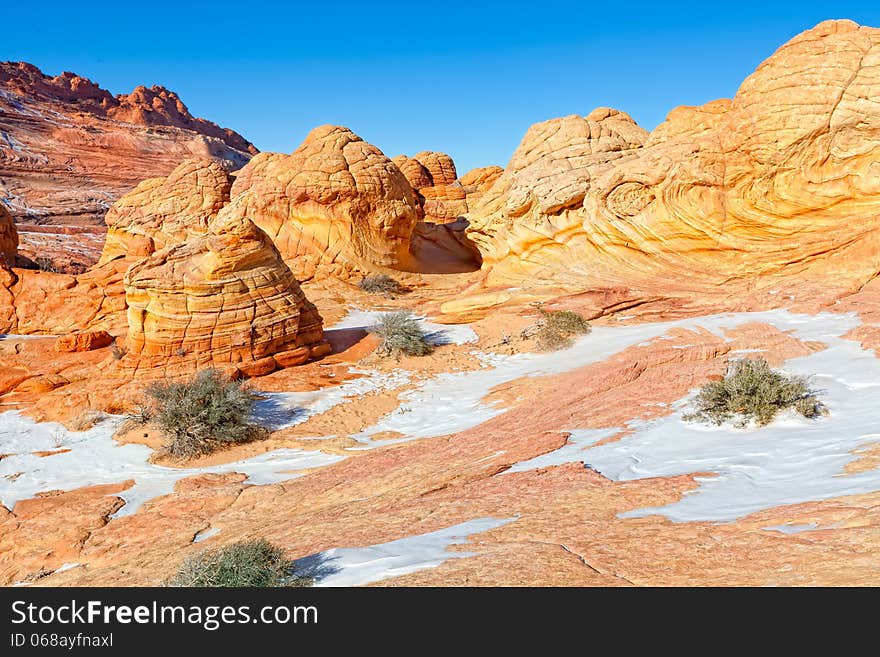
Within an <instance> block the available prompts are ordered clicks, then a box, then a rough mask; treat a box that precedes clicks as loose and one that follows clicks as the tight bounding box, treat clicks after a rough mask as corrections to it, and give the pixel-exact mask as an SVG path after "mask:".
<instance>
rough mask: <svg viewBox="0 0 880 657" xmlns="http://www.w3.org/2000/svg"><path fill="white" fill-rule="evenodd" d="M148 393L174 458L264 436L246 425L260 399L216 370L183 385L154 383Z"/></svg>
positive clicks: (256, 427) (182, 457) (203, 372)
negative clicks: (227, 379) (255, 403)
mask: <svg viewBox="0 0 880 657" xmlns="http://www.w3.org/2000/svg"><path fill="white" fill-rule="evenodd" d="M147 394H148V395H149V396H150V397H151V398H152V399H153V401H154V402H155V415H154V417H153V419H154V420H155V422H156V423H157V424H158V425H159V427H160V428H161V429H162V432H163V433H164V434H165V436H166V437H167V439H168V442H167V444H166V445H165V448H166V451H167V452H168V453H169V454H170V455H171V456H173V457H175V458H179V459H187V458H193V457H194V456H199V455H200V454H207V453H210V452H213V451H214V450H216V449H218V448H219V447H221V446H223V445H228V444H231V443H242V442H248V441H250V440H255V439H257V438H260V437H263V436H265V435H266V433H267V432H266V429H264V428H263V427H259V426H255V425H253V424H250V423H249V419H250V415H251V411H252V409H253V406H254V402H256V400H257V399H258V398H259V397H258V396H257V395H256V394H254V393H253V392H251V391H250V390H248V389H246V388H244V387H242V385H241V383H240V382H239V381H226V380H225V379H224V378H223V376H222V375H221V374H220V373H219V372H217V371H216V370H204V371H202V372H199V373H198V374H196V376H195V377H193V378H192V379H191V380H189V381H185V382H172V383H154V384H153V385H151V386H150V387H149V388H147Z"/></svg>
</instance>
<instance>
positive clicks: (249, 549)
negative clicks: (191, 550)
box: [167, 539, 312, 587]
mask: <svg viewBox="0 0 880 657" xmlns="http://www.w3.org/2000/svg"><path fill="white" fill-rule="evenodd" d="M167 585H168V586H210V587H225V586H247V587H258V586H259V587H270V586H311V585H312V580H311V579H309V578H307V577H300V576H298V575H296V573H295V566H294V563H293V562H292V561H289V560H288V559H285V558H284V550H282V549H281V548H279V547H277V546H275V545H272V544H271V543H269V542H268V541H266V540H264V539H259V540H253V541H239V542H237V543H232V544H230V545H226V546H224V547H220V548H214V549H210V550H204V551H202V552H199V553H198V554H194V555H191V556H189V557H187V558H186V559H185V560H184V562H183V564H182V565H181V566H180V569H179V570H178V571H177V574H176V575H175V576H174V577H173V578H171V580H169V581H168V582H167Z"/></svg>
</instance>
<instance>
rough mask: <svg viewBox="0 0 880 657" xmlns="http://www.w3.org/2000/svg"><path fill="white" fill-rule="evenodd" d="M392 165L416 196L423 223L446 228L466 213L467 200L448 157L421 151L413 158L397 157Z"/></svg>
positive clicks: (442, 154) (443, 154)
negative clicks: (417, 196)
mask: <svg viewBox="0 0 880 657" xmlns="http://www.w3.org/2000/svg"><path fill="white" fill-rule="evenodd" d="M393 162H394V163H395V164H396V165H397V166H398V168H399V169H400V171H401V172H402V173H403V175H404V176H406V179H407V180H408V181H409V183H410V185H412V187H413V189H415V190H416V191H417V192H418V193H419V196H420V199H421V201H422V206H423V207H424V210H425V221H428V222H431V223H438V224H445V223H449V222H452V221H455V220H456V219H457V218H458V217H460V216H461V215H463V214H465V213H466V212H467V210H468V204H467V200H466V198H467V196H466V193H465V190H464V189H463V188H462V186H461V184H460V183H458V181H457V180H456V176H457V175H458V174H457V173H456V171H455V163H454V162H453V161H452V158H451V157H449V155H447V154H446V153H437V152H433V151H422V152H421V153H417V154H416V155H415V156H413V157H407V156H406V155H398V156H397V157H395V158H393Z"/></svg>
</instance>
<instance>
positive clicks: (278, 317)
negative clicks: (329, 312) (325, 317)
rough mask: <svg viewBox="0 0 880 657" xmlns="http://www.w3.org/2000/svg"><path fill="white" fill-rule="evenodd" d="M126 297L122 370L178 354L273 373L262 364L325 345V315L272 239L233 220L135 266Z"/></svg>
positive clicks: (242, 221)
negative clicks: (286, 353)
mask: <svg viewBox="0 0 880 657" xmlns="http://www.w3.org/2000/svg"><path fill="white" fill-rule="evenodd" d="M125 296H126V301H127V305H128V325H129V333H128V347H129V348H128V354H127V355H126V357H125V359H124V360H125V361H126V362H125V363H123V365H128V364H129V363H132V364H133V365H134V366H136V367H138V368H139V369H140V368H151V367H165V366H166V365H167V364H168V361H169V359H170V358H171V359H173V358H174V357H177V358H179V359H181V360H187V361H190V362H194V364H195V365H197V366H206V365H223V364H241V366H240V367H239V369H242V370H243V371H244V368H247V367H253V366H254V364H255V363H256V364H257V365H256V366H257V367H258V368H260V367H264V368H265V369H266V370H267V371H271V370H272V369H275V367H276V364H275V362H274V361H272V362H271V363H270V362H269V360H265V361H263V362H262V363H260V361H261V360H262V359H265V358H267V357H270V356H271V355H272V354H274V353H277V352H284V351H290V350H293V349H295V348H297V347H303V346H305V347H312V346H313V345H317V344H319V343H321V341H322V336H323V330H322V326H321V317H320V315H318V313H317V310H316V309H315V307H314V306H313V305H312V304H311V303H309V302H308V301H307V300H306V298H305V296H304V295H303V293H302V291H301V290H300V289H299V285H298V284H297V282H296V279H295V278H294V277H293V274H292V273H291V271H290V269H288V267H287V266H286V265H285V264H284V262H283V261H282V259H281V256H280V255H279V253H278V251H277V250H276V249H275V247H274V246H273V244H272V242H271V240H270V239H269V237H268V236H267V235H266V234H265V233H264V232H263V231H262V230H260V229H259V228H257V227H256V226H255V225H254V224H253V223H251V222H250V221H249V220H247V219H243V218H239V217H235V216H231V215H227V216H226V217H223V218H218V219H216V220H215V221H213V222H212V223H211V225H210V230H209V231H208V232H207V233H206V234H205V235H202V236H198V237H194V238H192V239H190V240H189V241H187V242H184V243H182V244H178V245H176V246H170V247H167V248H165V249H162V250H160V251H157V252H156V253H154V254H153V255H151V256H149V257H147V258H144V259H143V260H140V261H138V262H136V263H135V264H134V265H133V266H132V267H131V268H130V269H129V270H128V272H127V273H126V274H125ZM246 373H247V372H246ZM259 373H266V372H262V371H261V372H259Z"/></svg>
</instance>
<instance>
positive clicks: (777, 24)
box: [0, 0, 880, 173]
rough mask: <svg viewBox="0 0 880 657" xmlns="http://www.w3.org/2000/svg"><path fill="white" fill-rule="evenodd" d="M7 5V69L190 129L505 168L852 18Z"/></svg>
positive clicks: (840, 10) (693, 12)
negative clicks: (539, 132)
mask: <svg viewBox="0 0 880 657" xmlns="http://www.w3.org/2000/svg"><path fill="white" fill-rule="evenodd" d="M724 4H725V5H726V6H725V7H723V8H721V7H718V6H717V5H718V3H712V2H700V3H696V2H677V3H674V2H671V3H656V2H650V3H648V2H636V1H627V2H616V3H609V2H577V3H576V2H557V1H556V0H534V1H533V2H530V3H527V4H525V3H524V4H518V3H515V2H500V3H496V2H492V1H483V2H476V1H472V2H468V3H458V2H449V3H443V2H442V0H433V1H429V2H413V1H412V0H409V1H407V2H395V1H386V2H381V3H364V2H361V3H347V2H343V1H340V0H335V1H333V2H310V3H295V2H287V3H281V2H259V1H256V0H252V1H250V2H243V1H241V0H237V1H236V2H227V1H225V0H215V1H213V2H210V3H207V2H184V1H183V0H178V1H177V2H164V1H161V0H160V1H155V2H149V3H147V2H137V3H135V2H118V1H117V2H103V3H101V2H75V3H74V2H69V1H68V2H66V3H60V2H59V3H56V2H47V1H40V2H8V3H6V5H5V6H4V8H3V11H2V16H0V22H2V23H3V25H4V29H3V39H2V40H0V60H25V61H28V62H31V63H33V64H36V65H37V66H39V67H40V68H41V69H43V71H44V72H46V73H49V74H58V73H60V72H62V71H65V70H69V71H74V72H76V73H78V74H80V75H84V76H86V77H89V78H91V79H93V80H94V81H96V82H98V83H99V84H100V85H101V86H103V87H105V88H107V89H109V90H110V91H111V92H113V93H123V92H128V91H130V90H131V89H132V88H134V87H135V86H136V85H138V84H146V85H148V86H149V85H151V84H162V85H164V86H166V87H168V88H169V89H172V90H174V91H176V92H178V93H179V94H180V96H181V98H182V99H183V100H184V102H185V103H186V104H187V105H188V106H189V108H190V110H191V111H192V113H193V114H195V115H196V116H202V117H205V118H208V119H211V120H213V121H216V122H217V123H219V124H221V125H223V126H227V127H230V128H233V129H235V130H237V131H239V132H241V133H242V134H243V135H244V136H245V137H247V138H248V139H250V140H251V141H253V142H254V143H255V144H256V145H257V147H258V148H260V149H261V150H273V151H283V152H290V151H292V150H293V149H294V148H296V146H297V145H298V144H299V143H300V142H301V141H302V139H303V138H304V137H305V135H306V134H307V133H308V131H309V130H310V129H311V128H313V127H315V126H317V125H320V124H322V123H336V124H342V125H347V126H348V127H350V128H351V129H353V130H354V131H355V132H356V133H358V134H360V135H361V136H362V137H363V138H364V139H366V140H367V141H370V142H372V143H374V144H376V145H377V146H379V147H380V148H381V149H382V150H383V151H384V152H385V153H386V154H387V155H389V156H394V155H397V154H399V153H407V154H410V155H412V154H413V153H415V152H417V151H420V150H440V151H445V152H447V153H449V154H451V155H452V156H453V158H454V159H455V161H456V164H457V166H458V169H459V171H460V172H461V173H463V172H464V171H466V170H468V169H470V168H472V167H475V166H484V165H489V164H500V165H502V166H503V165H505V164H506V163H507V160H508V159H509V158H510V155H511V154H512V152H513V150H514V149H515V148H516V146H517V144H518V143H519V141H520V139H521V138H522V136H523V134H524V133H525V131H526V129H527V128H528V126H529V125H531V124H532V123H535V122H537V121H542V120H545V119H548V118H552V117H554V116H562V115H565V114H572V113H577V114H587V113H588V112H589V111H590V110H592V109H593V108H594V107H597V106H600V105H607V106H611V107H616V108H618V109H622V110H625V111H627V112H629V113H630V114H632V116H633V117H634V118H635V119H636V120H637V121H638V122H639V123H640V124H641V125H643V126H645V127H646V128H648V129H652V128H653V127H654V126H656V125H657V124H658V123H659V122H661V121H662V120H663V118H664V117H665V116H666V114H667V113H668V112H669V110H670V109H672V108H673V107H675V106H677V105H693V104H700V103H704V102H707V101H709V100H712V99H715V98H721V97H730V96H732V95H733V94H734V93H735V92H736V89H737V87H738V86H739V84H740V82H741V81H742V79H743V78H744V77H745V76H747V75H748V74H749V73H750V72H751V71H753V70H754V69H755V67H756V66H757V65H758V64H759V63H760V62H761V61H762V60H763V59H765V58H766V57H767V56H768V55H770V54H771V53H772V52H773V51H774V50H775V49H776V48H777V47H778V46H779V45H781V44H782V43H784V42H785V41H786V40H788V39H789V38H791V37H792V36H794V35H795V34H797V33H798V32H800V31H802V30H804V29H807V28H809V27H812V26H813V25H815V24H816V23H818V22H820V21H822V20H824V19H826V18H852V19H853V20H856V21H857V22H859V23H862V24H865V25H873V26H880V6H875V7H870V6H868V5H871V4H875V3H866V2H864V1H862V2H848V1H846V0H842V1H838V2H835V3H833V4H832V3H827V2H811V1H809V0H802V1H801V2H772V1H769V0H767V1H764V2H754V3H752V2H745V1H743V2H737V3H724Z"/></svg>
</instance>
